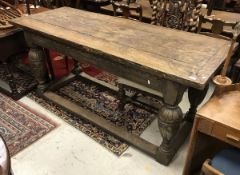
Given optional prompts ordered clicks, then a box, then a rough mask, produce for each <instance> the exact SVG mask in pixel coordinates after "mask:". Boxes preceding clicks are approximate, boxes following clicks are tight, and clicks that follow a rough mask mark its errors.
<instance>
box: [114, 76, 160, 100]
mask: <svg viewBox="0 0 240 175" xmlns="http://www.w3.org/2000/svg"><path fill="white" fill-rule="evenodd" d="M117 83H118V84H120V85H123V86H127V87H129V88H132V89H135V90H139V91H141V92H146V93H148V94H152V95H155V96H158V97H162V96H163V95H162V93H160V92H159V91H156V90H153V89H151V88H148V87H146V86H143V85H141V84H138V83H135V82H132V81H129V80H127V79H124V78H119V79H118V80H117Z"/></svg>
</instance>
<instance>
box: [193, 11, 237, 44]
mask: <svg viewBox="0 0 240 175" xmlns="http://www.w3.org/2000/svg"><path fill="white" fill-rule="evenodd" d="M203 24H208V25H210V26H211V30H210V31H203V30H202V25H203ZM235 25H236V22H234V23H233V22H227V21H224V20H221V19H219V18H217V17H216V16H207V15H199V23H198V28H197V33H200V34H204V35H207V36H211V37H215V38H221V39H225V40H231V39H232V38H233V29H234V27H235ZM234 39H235V40H236V39H237V38H234Z"/></svg>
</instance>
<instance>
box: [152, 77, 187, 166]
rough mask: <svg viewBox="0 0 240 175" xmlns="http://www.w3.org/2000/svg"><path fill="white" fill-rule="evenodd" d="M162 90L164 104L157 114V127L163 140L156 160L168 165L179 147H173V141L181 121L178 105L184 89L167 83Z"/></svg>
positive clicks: (181, 116)
mask: <svg viewBox="0 0 240 175" xmlns="http://www.w3.org/2000/svg"><path fill="white" fill-rule="evenodd" d="M164 89H165V90H164V93H163V99H164V104H163V106H162V107H161V108H160V110H159V114H158V126H159V130H160V133H161V135H162V139H163V140H162V143H161V145H160V147H159V148H158V150H157V154H156V159H157V161H159V162H160V163H162V164H164V165H168V164H169V163H170V161H171V160H172V158H173V156H174V155H175V153H176V151H177V149H178V147H179V145H175V143H174V140H173V139H174V138H175V136H176V135H177V133H178V131H179V128H180V125H181V123H182V121H183V113H182V110H181V108H180V107H179V106H178V104H179V103H180V101H181V100H182V96H183V93H184V91H185V89H186V88H185V87H183V86H181V85H179V84H177V83H173V82H170V81H167V82H166V84H165V88H164Z"/></svg>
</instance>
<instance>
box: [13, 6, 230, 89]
mask: <svg viewBox="0 0 240 175" xmlns="http://www.w3.org/2000/svg"><path fill="white" fill-rule="evenodd" d="M12 22H13V23H14V24H16V25H18V26H21V27H23V28H24V29H27V30H32V31H34V32H35V33H39V34H41V35H44V36H46V37H48V38H51V39H52V40H56V41H58V42H64V43H69V45H72V46H74V47H79V48H80V49H85V50H86V51H88V52H92V53H94V54H99V55H102V56H105V57H106V58H107V59H113V60H114V61H117V62H120V63H123V64H126V65H137V66H138V67H139V66H140V67H141V68H142V69H143V70H144V71H148V72H151V73H152V74H154V75H157V76H159V77H164V78H166V79H170V80H173V81H177V82H180V83H182V84H184V85H186V86H192V87H195V88H199V89H203V88H204V87H205V85H206V83H207V82H208V80H209V79H210V77H211V76H212V75H213V73H214V72H215V71H216V69H217V68H218V67H219V66H220V65H221V64H222V62H223V61H224V59H225V56H226V54H227V50H228V48H229V44H230V43H229V41H225V40H221V39H216V38H211V37H207V36H203V35H199V34H193V33H188V32H184V31H178V30H173V29H168V28H164V27H159V26H154V25H150V24H145V23H140V22H137V21H132V20H126V19H122V18H117V17H112V16H107V15H102V14H96V13H91V12H86V11H82V10H77V9H72V8H69V7H62V8H59V9H55V10H51V11H48V12H43V13H40V14H36V15H31V16H28V17H22V18H18V19H15V20H13V21H12Z"/></svg>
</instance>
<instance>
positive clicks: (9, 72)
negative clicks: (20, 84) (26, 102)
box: [3, 62, 18, 96]
mask: <svg viewBox="0 0 240 175" xmlns="http://www.w3.org/2000/svg"><path fill="white" fill-rule="evenodd" d="M3 64H4V67H5V70H6V72H7V75H6V76H7V79H8V85H9V87H10V89H11V91H12V95H13V96H17V95H18V91H17V87H16V84H15V83H14V76H13V73H12V70H11V68H10V67H9V64H8V63H6V62H4V63H3Z"/></svg>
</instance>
